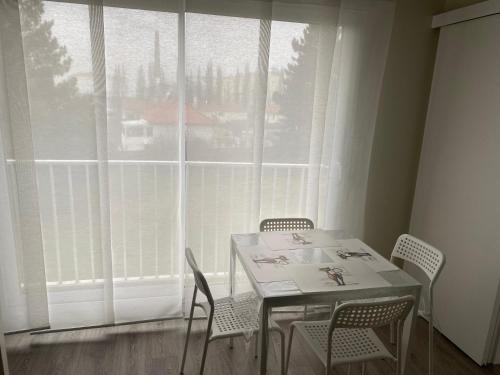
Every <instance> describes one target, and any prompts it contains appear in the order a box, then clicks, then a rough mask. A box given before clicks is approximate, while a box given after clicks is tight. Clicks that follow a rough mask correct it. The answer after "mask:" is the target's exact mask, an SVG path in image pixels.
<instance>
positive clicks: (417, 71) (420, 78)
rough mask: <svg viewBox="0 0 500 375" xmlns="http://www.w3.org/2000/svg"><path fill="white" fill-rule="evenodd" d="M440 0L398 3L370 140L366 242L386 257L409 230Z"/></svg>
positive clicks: (413, 0)
mask: <svg viewBox="0 0 500 375" xmlns="http://www.w3.org/2000/svg"><path fill="white" fill-rule="evenodd" d="M443 4H444V1H439V0H419V1H415V0H399V1H398V2H397V5H396V13H395V18H394V26H393V31H392V37H391V42H390V46H389V52H388V56H387V65H386V70H385V75H384V80H383V85H382V92H381V96H380V103H379V112H378V116H377V123H376V127H375V134H374V140H373V142H374V143H373V149H372V159H371V165H370V172H369V177H368V191H367V203H366V212H365V238H364V239H365V241H366V242H367V243H368V244H369V245H370V246H372V247H373V248H375V249H377V251H379V252H381V253H382V254H384V255H386V256H389V254H390V252H391V251H392V248H393V246H394V243H395V241H396V239H397V237H398V236H399V235H400V234H401V233H404V232H407V231H408V227H409V221H410V214H411V207H412V201H413V193H414V188H415V181H416V174H417V167H418V159H419V152H420V146H421V142H422V134H423V129H424V124H425V117H426V112H427V102H428V97H429V91H430V86H431V81H432V72H433V67H434V57H435V52H436V46H437V40H438V31H437V30H433V29H431V21H432V15H434V14H437V13H439V12H440V11H441V10H442V7H443Z"/></svg>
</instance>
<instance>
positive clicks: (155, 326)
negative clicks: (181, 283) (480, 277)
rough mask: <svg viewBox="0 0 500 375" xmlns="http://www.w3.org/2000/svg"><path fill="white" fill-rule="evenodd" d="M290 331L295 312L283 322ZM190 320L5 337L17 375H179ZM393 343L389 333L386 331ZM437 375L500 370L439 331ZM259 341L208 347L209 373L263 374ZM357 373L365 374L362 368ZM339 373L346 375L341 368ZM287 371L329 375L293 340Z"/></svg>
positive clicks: (422, 354) (416, 373)
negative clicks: (465, 351)
mask: <svg viewBox="0 0 500 375" xmlns="http://www.w3.org/2000/svg"><path fill="white" fill-rule="evenodd" d="M277 318H278V319H280V320H279V322H280V324H281V325H282V326H283V327H284V328H286V327H287V323H288V320H289V319H290V318H291V314H282V315H281V316H278V317H277ZM205 324H206V321H205V320H197V321H195V323H194V325H193V335H192V340H191V342H190V343H191V347H190V350H189V357H188V360H187V364H186V369H185V374H197V373H198V366H199V363H200V352H201V348H202V345H203V344H202V340H203V332H204V327H205ZM185 329H186V322H185V321H183V320H180V319H179V320H170V321H164V322H156V323H143V324H134V325H126V326H119V327H111V328H99V329H87V330H80V331H70V332H61V333H50V334H42V335H29V334H27V333H22V334H16V335H10V336H7V340H6V341H7V350H8V356H9V362H10V368H11V374H12V375H58V374H60V375H93V374H102V375H129V374H130V375H132V374H134V375H143V374H144V375H153V374H155V375H159V374H161V375H167V374H178V373H179V363H180V358H181V355H182V346H183V344H184V332H185ZM426 330H427V323H426V322H425V321H424V320H422V319H419V320H418V322H417V331H416V333H417V334H416V337H415V346H414V349H413V351H412V353H411V355H410V357H409V361H410V362H409V368H408V370H409V371H408V374H410V375H421V374H422V375H423V374H426V373H427V357H426V350H427V335H426ZM380 336H381V337H382V338H383V339H384V340H387V332H385V331H382V332H380ZM435 342H436V349H435V350H436V367H435V368H436V370H435V374H436V375H445V374H450V375H482V374H484V375H486V374H490V375H492V374H494V375H500V368H499V367H498V366H497V367H496V368H493V367H489V368H481V367H479V366H477V365H476V364H475V363H474V362H473V361H472V360H471V359H469V358H468V357H467V356H465V355H464V354H463V353H462V352H461V351H460V350H458V349H457V348H456V347H455V346H454V345H453V344H451V343H450V342H449V341H448V340H447V339H445V338H444V337H443V336H441V335H439V334H436V336H435ZM253 348H254V346H253V343H247V342H246V341H245V340H244V339H241V338H238V339H236V340H235V346H234V349H232V350H231V349H229V348H228V345H227V340H220V341H215V342H213V343H211V344H210V346H209V351H208V357H207V365H206V371H205V374H207V375H226V374H238V375H240V374H241V375H246V374H252V375H253V374H257V373H258V359H255V358H254V356H253V350H254V349H253ZM278 355H279V341H278V339H277V337H273V345H272V348H271V353H270V358H269V371H268V373H269V374H279V365H278V361H277V358H278V357H277V356H278ZM393 369H394V367H393V364H392V363H389V362H386V361H375V362H372V363H369V364H368V368H367V374H371V375H381V374H393V373H394V372H393ZM353 370H354V371H352V374H353V375H354V374H360V370H359V368H358V367H355V368H353ZM336 373H337V374H342V375H343V374H346V373H347V372H346V369H344V368H339V369H337V371H336ZM289 374H293V375H306V374H307V375H315V374H324V370H323V368H322V366H321V365H320V364H319V363H318V361H317V360H316V358H315V357H314V356H313V355H312V353H311V352H310V350H308V349H307V347H305V346H303V345H302V342H301V340H300V339H298V340H294V345H293V349H292V358H291V361H290V371H289Z"/></svg>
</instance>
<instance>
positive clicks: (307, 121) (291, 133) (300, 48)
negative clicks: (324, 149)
mask: <svg viewBox="0 0 500 375" xmlns="http://www.w3.org/2000/svg"><path fill="white" fill-rule="evenodd" d="M317 45H318V33H317V32H316V31H315V29H313V28H311V26H307V27H306V28H305V29H304V32H303V35H302V37H301V38H299V39H294V40H293V41H292V48H293V50H294V52H295V54H294V56H293V58H292V61H291V62H290V63H289V64H288V65H287V67H286V69H285V70H284V72H283V73H280V74H279V76H278V80H279V85H278V86H280V87H279V90H280V91H277V92H276V93H275V94H274V95H273V100H274V101H275V102H276V104H278V105H279V107H280V114H281V116H282V120H281V121H280V123H281V126H282V128H283V130H284V131H282V133H281V134H280V136H279V138H277V139H276V140H275V141H274V145H273V147H272V149H270V150H269V151H268V155H270V157H271V158H272V159H273V161H276V162H278V161H287V162H292V161H296V162H304V160H307V157H308V152H309V150H308V148H307V147H303V144H304V142H308V141H307V140H308V139H309V135H310V130H311V120H312V109H313V100H314V86H315V71H316V56H317V52H318V51H317V48H318V47H317Z"/></svg>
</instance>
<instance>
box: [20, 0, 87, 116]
mask: <svg viewBox="0 0 500 375" xmlns="http://www.w3.org/2000/svg"><path fill="white" fill-rule="evenodd" d="M19 4H20V8H21V9H20V13H21V29H22V36H23V50H24V58H25V66H26V76H27V78H28V80H29V82H30V84H29V87H30V96H31V98H30V99H32V100H33V99H36V101H38V99H40V101H41V102H44V101H51V102H52V104H56V105H55V106H56V107H57V108H62V107H65V106H66V104H67V103H68V98H72V97H75V96H76V95H77V93H78V88H77V82H76V79H75V78H68V77H65V75H66V74H67V73H68V72H69V70H70V67H71V57H70V56H68V53H67V50H66V47H64V46H61V45H60V44H59V42H58V41H57V39H56V38H55V37H54V36H53V35H52V26H53V25H54V21H46V20H45V21H44V20H42V15H43V13H44V5H43V3H42V2H41V1H20V2H19ZM63 77H64V78H65V79H63ZM41 102H40V103H36V104H41V105H43V104H42V103H41ZM34 104H35V103H34ZM43 108H47V107H46V106H44V107H43ZM44 112H45V111H44Z"/></svg>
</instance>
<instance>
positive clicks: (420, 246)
mask: <svg viewBox="0 0 500 375" xmlns="http://www.w3.org/2000/svg"><path fill="white" fill-rule="evenodd" d="M396 259H402V260H403V261H405V262H410V263H412V264H414V265H415V266H417V267H418V268H419V269H421V270H422V271H423V272H424V273H425V274H426V275H427V277H428V278H429V314H428V320H429V374H430V375H432V373H433V372H434V367H433V336H434V335H433V333H434V325H433V320H432V304H433V293H434V284H435V282H436V280H437V278H438V276H439V273H440V272H441V270H442V269H443V266H444V263H445V258H444V255H443V253H442V252H441V251H439V250H438V249H436V248H435V247H433V246H431V245H429V244H427V243H425V242H424V241H422V240H419V239H418V238H415V237H413V236H411V235H409V234H402V235H401V236H399V238H398V240H397V241H396V245H395V246H394V250H393V251H392V254H391V262H392V263H395V261H396ZM421 315H425V314H423V313H421ZM391 342H394V328H393V327H392V326H391Z"/></svg>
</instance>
